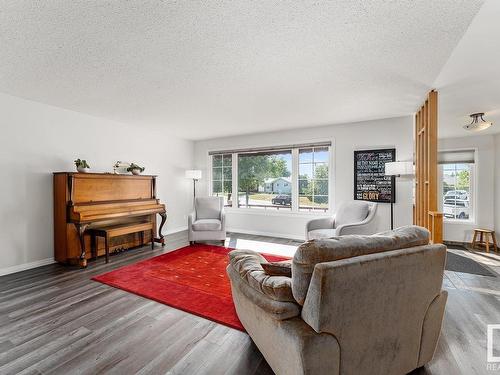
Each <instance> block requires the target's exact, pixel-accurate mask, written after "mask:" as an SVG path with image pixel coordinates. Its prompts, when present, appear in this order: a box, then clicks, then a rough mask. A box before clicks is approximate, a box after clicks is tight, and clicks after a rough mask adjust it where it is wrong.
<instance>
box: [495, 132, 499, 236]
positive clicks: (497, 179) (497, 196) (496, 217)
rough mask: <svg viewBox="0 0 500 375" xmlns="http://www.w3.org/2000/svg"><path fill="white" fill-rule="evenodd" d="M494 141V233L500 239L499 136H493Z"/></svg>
mask: <svg viewBox="0 0 500 375" xmlns="http://www.w3.org/2000/svg"><path fill="white" fill-rule="evenodd" d="M494 141H495V175H494V176H495V184H494V186H495V190H494V196H495V231H496V232H497V235H498V236H497V239H498V238H500V134H496V135H495V136H494Z"/></svg>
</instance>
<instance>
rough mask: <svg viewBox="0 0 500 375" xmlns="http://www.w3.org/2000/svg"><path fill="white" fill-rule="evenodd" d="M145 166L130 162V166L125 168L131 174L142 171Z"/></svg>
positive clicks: (137, 173)
mask: <svg viewBox="0 0 500 375" xmlns="http://www.w3.org/2000/svg"><path fill="white" fill-rule="evenodd" d="M145 169H146V168H144V167H140V166H138V165H137V164H135V163H130V167H128V168H127V171H128V172H132V174H135V175H139V174H141V173H142V172H144V170H145Z"/></svg>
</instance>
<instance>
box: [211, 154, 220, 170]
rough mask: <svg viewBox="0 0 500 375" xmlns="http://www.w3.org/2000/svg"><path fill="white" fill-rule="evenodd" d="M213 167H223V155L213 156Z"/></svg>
mask: <svg viewBox="0 0 500 375" xmlns="http://www.w3.org/2000/svg"><path fill="white" fill-rule="evenodd" d="M212 167H222V155H213V156H212Z"/></svg>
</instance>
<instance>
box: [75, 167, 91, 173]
mask: <svg viewBox="0 0 500 375" xmlns="http://www.w3.org/2000/svg"><path fill="white" fill-rule="evenodd" d="M76 170H77V171H78V172H80V173H88V172H89V171H90V168H84V167H76Z"/></svg>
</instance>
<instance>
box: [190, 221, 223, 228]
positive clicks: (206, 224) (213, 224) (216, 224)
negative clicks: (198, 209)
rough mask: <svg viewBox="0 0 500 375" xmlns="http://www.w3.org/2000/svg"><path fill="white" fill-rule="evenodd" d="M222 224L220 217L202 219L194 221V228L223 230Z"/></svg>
mask: <svg viewBox="0 0 500 375" xmlns="http://www.w3.org/2000/svg"><path fill="white" fill-rule="evenodd" d="M221 229H222V224H221V221H220V220H219V219H200V220H196V221H195V222H194V223H193V230H196V231H204V230H221Z"/></svg>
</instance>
